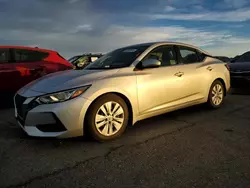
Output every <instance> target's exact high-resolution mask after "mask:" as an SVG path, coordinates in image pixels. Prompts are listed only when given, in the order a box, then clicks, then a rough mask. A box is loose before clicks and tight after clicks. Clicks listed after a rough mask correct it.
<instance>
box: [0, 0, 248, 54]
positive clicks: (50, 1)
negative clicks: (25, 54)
mask: <svg viewBox="0 0 250 188" xmlns="http://www.w3.org/2000/svg"><path fill="white" fill-rule="evenodd" d="M183 1H184V0H168V1H166V0H156V1H151V0H145V1H143V3H142V1H134V2H133V3H132V2H131V1H129V2H128V3H126V2H125V1H123V2H122V3H119V2H120V1H119V2H118V1H113V0H105V3H104V1H103V0H95V1H93V0H78V1H77V2H76V0H60V1H59V0H25V1H24V2H21V1H16V3H14V5H15V6H13V2H14V0H8V1H7V0H5V1H3V0H0V3H1V2H4V3H2V4H1V6H0V24H1V30H0V43H1V44H10V45H29V46H31V45H32V46H33V45H34V46H39V47H43V48H49V49H54V50H57V51H58V52H59V53H61V54H62V55H63V56H65V57H70V56H73V55H76V54H81V53H83V52H107V51H110V50H112V49H115V48H117V47H122V46H126V45H130V44H135V43H142V42H150V41H166V40H169V41H179V42H185V43H189V44H193V45H196V46H199V47H202V48H204V49H205V50H206V49H209V50H211V52H216V53H220V52H223V54H221V55H227V54H231V53H234V52H236V50H238V51H240V50H242V53H243V52H244V50H246V48H245V47H246V46H247V43H248V45H249V43H250V41H249V40H250V37H247V36H246V37H239V36H237V35H233V34H232V32H231V31H230V30H233V29H237V28H233V26H235V27H237V26H236V25H235V24H237V25H238V26H239V25H242V24H243V27H244V23H243V22H240V21H244V20H249V19H250V10H247V9H238V10H231V11H227V12H216V11H212V12H211V11H208V10H204V5H203V4H202V2H203V1H200V0H191V1H188V2H187V1H185V3H183ZM10 2H12V3H10ZM27 5H29V6H27ZM186 5H187V6H190V7H192V8H193V9H195V10H197V11H194V12H197V13H196V14H193V13H190V12H192V11H191V9H190V10H189V9H187V8H186V9H182V8H183V7H184V6H186ZM30 7H32V8H30ZM164 9H165V11H164ZM193 9H192V10H193ZM10 12H11V14H10ZM141 12H147V15H145V14H141ZM156 13H157V14H156ZM158 13H159V14H158ZM20 15H21V16H20ZM159 19H167V20H172V21H171V22H170V23H171V26H166V25H169V22H164V21H161V23H160V22H158V20H159ZM173 20H174V21H173ZM176 20H181V21H180V22H179V21H176ZM183 20H192V21H197V22H195V23H196V25H195V26H194V25H192V24H186V23H187V22H185V24H183V23H184V22H182V21H183ZM201 21H216V22H217V23H216V24H218V26H216V27H214V26H215V24H214V23H213V24H211V25H210V26H211V27H210V28H208V26H206V27H203V28H201V27H198V25H199V24H198V23H203V24H204V23H207V22H201ZM223 21H234V22H237V23H230V26H232V28H230V29H229V30H226V29H225V28H222V27H221V23H218V22H223ZM238 22H240V23H238ZM159 23H160V24H159ZM188 23H189V22H188ZM190 23H191V22H190ZM192 23H194V22H192ZM154 24H155V25H157V26H152V25H154ZM181 24H182V25H181ZM225 24H226V23H225ZM184 25H186V26H184ZM203 26H204V25H203ZM212 26H213V27H212ZM227 28H228V27H227ZM235 46H237V49H235ZM241 46H242V47H241ZM214 49H216V50H214ZM224 49H227V50H224ZM235 55H236V54H235Z"/></svg>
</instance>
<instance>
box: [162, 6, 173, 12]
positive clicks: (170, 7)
mask: <svg viewBox="0 0 250 188" xmlns="http://www.w3.org/2000/svg"><path fill="white" fill-rule="evenodd" d="M174 10H175V8H174V7H172V6H165V8H164V11H165V12H171V11H174Z"/></svg>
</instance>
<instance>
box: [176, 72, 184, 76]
mask: <svg viewBox="0 0 250 188" xmlns="http://www.w3.org/2000/svg"><path fill="white" fill-rule="evenodd" d="M174 75H175V76H178V77H181V76H182V75H184V72H177V73H175V74H174Z"/></svg>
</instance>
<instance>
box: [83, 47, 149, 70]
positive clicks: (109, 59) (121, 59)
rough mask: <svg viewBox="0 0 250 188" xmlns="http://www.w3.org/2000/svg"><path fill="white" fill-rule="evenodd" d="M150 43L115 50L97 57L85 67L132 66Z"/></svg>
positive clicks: (110, 67) (109, 67)
mask: <svg viewBox="0 0 250 188" xmlns="http://www.w3.org/2000/svg"><path fill="white" fill-rule="evenodd" d="M148 47H149V45H143V46H142V45H140V46H139V45H138V46H130V47H125V48H120V49H117V50H114V51H112V52H110V53H107V54H106V55H104V56H102V57H100V58H99V59H97V60H96V61H95V62H94V63H92V64H90V65H88V66H87V67H86V68H85V69H112V68H123V67H128V66H130V65H131V64H132V63H133V62H134V61H135V59H136V58H137V57H138V56H139V55H141V54H142V52H144V51H145V50H146V49H147V48H148Z"/></svg>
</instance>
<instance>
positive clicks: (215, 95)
mask: <svg viewBox="0 0 250 188" xmlns="http://www.w3.org/2000/svg"><path fill="white" fill-rule="evenodd" d="M224 97H225V90H224V86H223V84H222V83H221V81H219V80H216V81H214V82H213V84H212V86H211V88H210V91H209V95H208V101H207V103H208V105H209V106H210V107H212V108H219V107H220V106H221V105H222V104H223V102H224Z"/></svg>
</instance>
